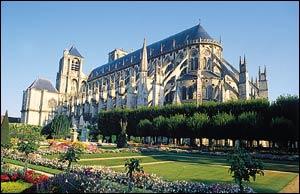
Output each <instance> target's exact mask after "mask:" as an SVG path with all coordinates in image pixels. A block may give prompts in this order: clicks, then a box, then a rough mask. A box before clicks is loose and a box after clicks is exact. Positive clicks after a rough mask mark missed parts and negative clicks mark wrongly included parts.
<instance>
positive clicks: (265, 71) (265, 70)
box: [264, 66, 267, 77]
mask: <svg viewBox="0 0 300 194" xmlns="http://www.w3.org/2000/svg"><path fill="white" fill-rule="evenodd" d="M264 73H265V77H267V68H266V66H265V69H264Z"/></svg>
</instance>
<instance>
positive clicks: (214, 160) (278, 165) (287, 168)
mask: <svg viewBox="0 0 300 194" xmlns="http://www.w3.org/2000/svg"><path fill="white" fill-rule="evenodd" d="M142 155H145V156H150V157H152V158H154V159H157V160H161V161H175V162H188V163H196V164H208V165H223V166H224V165H225V166H229V165H230V164H229V163H228V162H227V160H226V158H224V157H223V158H221V157H220V156H207V155H199V154H198V155H195V154H186V153H184V154H182V153H172V152H169V153H168V152H165V151H160V152H144V153H142ZM151 155H164V156H151ZM262 161H263V164H264V168H265V170H275V171H284V172H296V173H298V172H299V161H298V162H297V161H271V160H262Z"/></svg>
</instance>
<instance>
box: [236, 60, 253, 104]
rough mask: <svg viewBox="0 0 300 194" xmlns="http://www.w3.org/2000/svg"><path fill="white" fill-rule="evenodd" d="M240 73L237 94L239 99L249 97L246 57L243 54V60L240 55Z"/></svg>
mask: <svg viewBox="0 0 300 194" xmlns="http://www.w3.org/2000/svg"><path fill="white" fill-rule="evenodd" d="M239 66H240V73H239V86H238V87H239V94H240V99H245V100H247V99H249V98H250V95H249V93H250V85H249V75H248V71H247V63H246V57H245V55H244V60H243V61H242V58H241V57H240V62H239Z"/></svg>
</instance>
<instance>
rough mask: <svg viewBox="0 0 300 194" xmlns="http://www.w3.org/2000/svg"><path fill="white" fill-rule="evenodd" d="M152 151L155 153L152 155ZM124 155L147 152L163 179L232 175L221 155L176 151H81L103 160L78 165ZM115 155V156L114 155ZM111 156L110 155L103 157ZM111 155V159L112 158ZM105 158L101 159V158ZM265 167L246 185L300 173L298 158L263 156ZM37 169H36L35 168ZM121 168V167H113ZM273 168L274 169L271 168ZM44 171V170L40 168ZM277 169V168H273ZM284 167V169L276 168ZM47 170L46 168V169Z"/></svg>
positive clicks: (260, 185) (277, 186) (265, 185)
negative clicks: (94, 152)
mask: <svg viewBox="0 0 300 194" xmlns="http://www.w3.org/2000/svg"><path fill="white" fill-rule="evenodd" d="M153 155H154V156H153ZM126 156H133V157H134V156H146V157H143V158H139V159H140V160H141V165H142V166H143V168H144V170H145V172H146V173H154V174H157V175H158V176H161V177H162V178H163V179H166V180H186V181H201V182H205V183H213V182H227V183H228V182H230V183H232V182H233V181H232V180H233V179H232V177H231V175H230V174H229V173H228V165H229V164H228V162H227V160H226V157H223V156H207V155H200V154H181V153H180V154H179V153H177V154H176V153H168V152H152V153H129V152H120V153H102V154H83V155H81V157H80V158H81V159H91V158H102V160H87V161H84V160H81V161H79V164H81V165H102V166H117V165H122V166H123V165H124V163H125V160H126V158H117V157H126ZM55 157H58V155H49V156H47V158H55ZM114 157H116V158H114ZM104 158H110V159H104ZM112 158H113V159H112ZM103 159H104V160H103ZM160 161H172V162H169V163H160V164H151V165H143V164H144V163H149V162H160ZM263 162H264V167H265V169H266V171H265V176H258V177H257V179H256V181H255V182H253V181H252V179H251V182H250V183H249V185H250V186H251V187H252V188H253V189H254V190H255V191H256V192H268V193H272V192H279V191H280V190H282V189H283V188H284V187H285V186H286V185H287V184H288V183H289V182H290V181H291V180H293V178H295V177H296V176H297V174H298V173H299V163H298V162H297V161H294V162H292V161H271V160H263ZM37 170H38V169H37ZM114 170H117V171H124V167H119V168H114ZM270 170H273V171H270ZM41 171H44V170H41ZM274 171H277V172H274ZM278 171H285V172H278ZM45 172H46V171H45Z"/></svg>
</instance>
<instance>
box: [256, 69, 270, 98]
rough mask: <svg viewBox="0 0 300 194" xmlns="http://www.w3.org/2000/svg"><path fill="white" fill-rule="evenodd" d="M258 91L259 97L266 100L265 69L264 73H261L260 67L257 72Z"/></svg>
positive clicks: (266, 82) (266, 83) (266, 81)
mask: <svg viewBox="0 0 300 194" xmlns="http://www.w3.org/2000/svg"><path fill="white" fill-rule="evenodd" d="M258 90H259V97H261V98H268V80H267V69H266V66H265V68H264V72H263V73H261V71H260V67H259V70H258Z"/></svg>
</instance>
